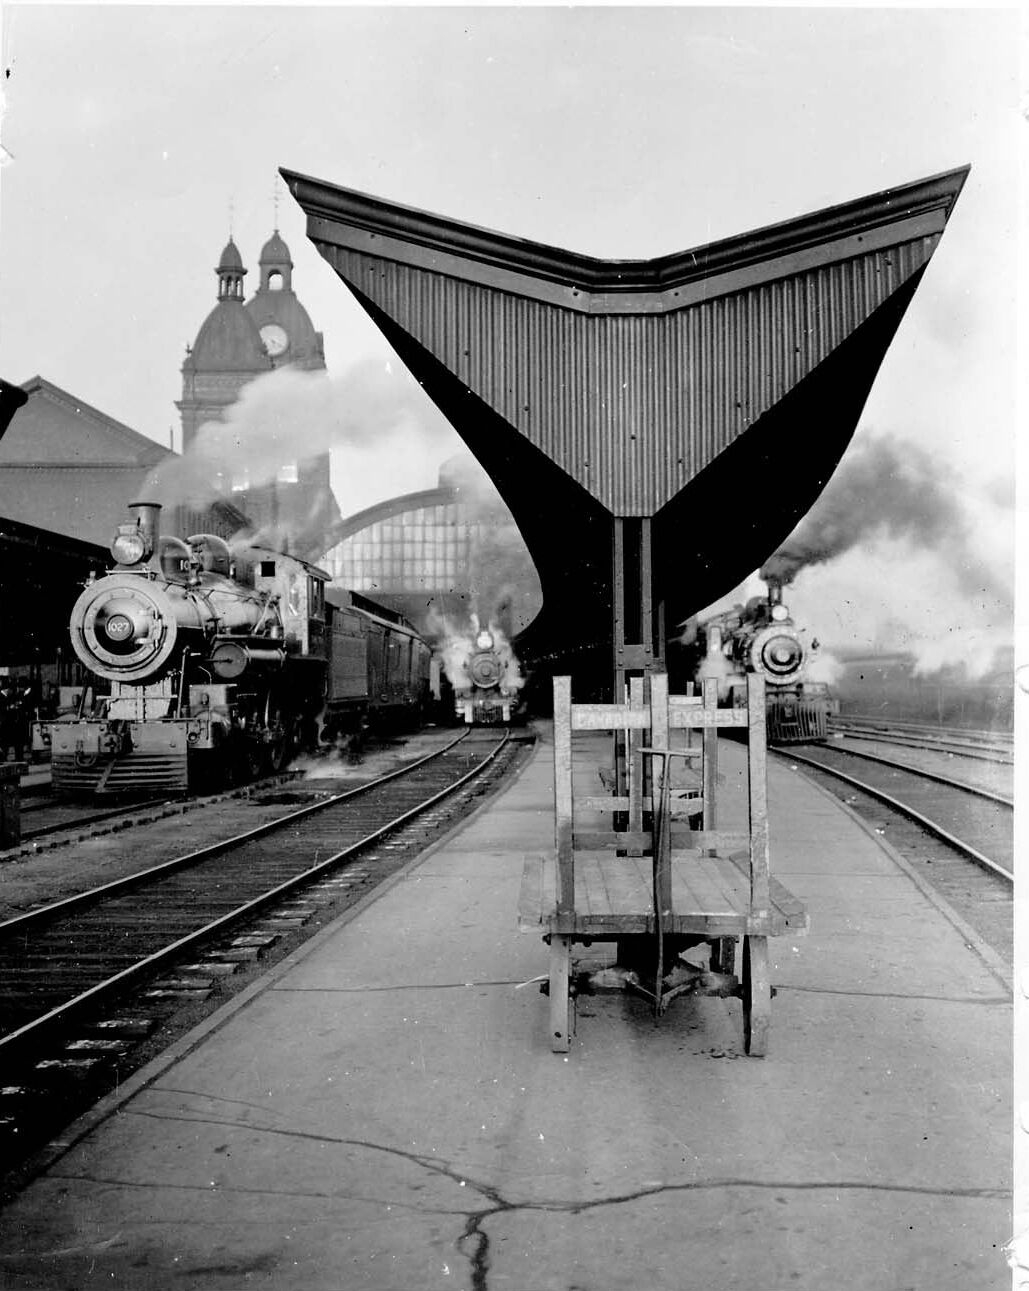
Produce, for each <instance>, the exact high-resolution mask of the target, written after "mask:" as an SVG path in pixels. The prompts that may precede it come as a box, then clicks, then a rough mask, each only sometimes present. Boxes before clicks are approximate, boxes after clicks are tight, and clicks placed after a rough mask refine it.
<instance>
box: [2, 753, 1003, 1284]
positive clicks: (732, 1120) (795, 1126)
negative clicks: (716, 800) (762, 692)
mask: <svg viewBox="0 0 1029 1291" xmlns="http://www.w3.org/2000/svg"><path fill="white" fill-rule="evenodd" d="M551 751H552V750H551V747H550V745H549V744H548V743H547V742H545V741H543V742H541V744H540V745H539V746H538V747H537V751H536V754H535V756H534V758H533V760H532V761H531V762H530V763H529V765H528V766H527V767H526V769H525V770H524V771H523V773H522V775H521V776H520V777H519V779H518V780H517V781H516V782H515V783H514V784H513V785H512V786H511V787H510V788H509V789H508V790H507V791H506V792H505V793H504V794H503V795H502V796H501V797H499V798H497V799H495V800H494V801H493V802H492V803H491V804H489V805H488V806H487V808H486V809H485V810H483V811H481V812H480V813H479V814H478V815H476V816H474V817H472V818H471V819H470V820H469V821H468V822H467V823H466V825H465V827H464V828H463V829H462V830H461V831H460V832H459V833H457V834H456V835H454V836H452V837H451V838H450V839H449V840H447V841H445V842H444V843H443V844H442V845H440V846H438V847H437V848H436V849H435V850H434V851H433V852H432V853H430V854H429V855H428V856H427V857H426V858H425V859H423V860H422V861H420V862H418V863H416V864H415V865H413V866H412V867H410V868H409V869H408V870H406V871H405V872H404V873H403V874H402V876H401V877H400V878H398V879H397V880H396V881H394V882H393V883H392V884H391V885H390V886H389V887H388V888H387V889H386V890H385V891H384V892H383V893H382V894H381V895H380V896H378V897H377V898H376V899H373V900H371V901H370V902H369V903H367V904H366V905H365V906H364V907H363V908H362V909H360V910H359V912H357V913H356V914H351V915H350V916H347V917H346V918H344V919H343V920H341V921H340V922H339V923H337V924H335V925H333V927H331V928H330V929H327V930H326V931H325V932H323V933H322V934H321V935H320V936H319V937H318V938H317V939H316V940H315V941H314V942H313V943H311V944H309V945H308V947H306V948H305V950H304V951H303V952H302V953H300V954H298V955H297V956H295V957H294V958H293V959H292V960H291V961H287V962H286V963H284V964H282V965H280V966H279V967H278V968H277V969H276V970H275V971H274V972H273V973H271V974H269V976H268V977H267V978H266V979H264V980H263V981H262V983H260V984H259V986H258V987H256V988H254V989H252V990H251V991H250V992H249V993H248V994H247V995H246V996H245V997H242V998H241V1000H240V1001H234V1002H233V1004H232V1005H231V1006H229V1007H228V1008H227V1009H226V1010H224V1011H223V1013H222V1014H221V1015H219V1017H218V1018H217V1019H216V1020H215V1023H214V1024H209V1025H208V1026H206V1027H205V1028H204V1029H203V1031H202V1032H200V1033H197V1034H195V1035H194V1036H192V1037H190V1039H189V1042H188V1043H185V1044H183V1045H181V1046H180V1047H179V1050H178V1052H177V1053H174V1054H172V1055H170V1056H169V1057H168V1058H167V1059H166V1060H164V1061H162V1062H161V1063H160V1064H156V1065H155V1066H153V1067H152V1068H151V1069H149V1070H148V1071H147V1072H145V1073H141V1075H140V1077H138V1078H136V1079H135V1080H134V1081H133V1082H132V1085H131V1086H130V1088H129V1090H127V1091H124V1096H123V1098H122V1100H121V1101H120V1102H119V1103H118V1105H117V1106H116V1107H115V1108H111V1109H108V1111H109V1114H108V1115H107V1116H106V1118H105V1119H103V1120H102V1121H101V1122H100V1123H99V1124H97V1125H96V1126H95V1127H94V1128H92V1129H91V1130H90V1131H89V1132H88V1133H86V1134H85V1135H84V1136H83V1137H82V1138H81V1139H80V1140H79V1141H78V1142H77V1143H76V1144H75V1146H74V1147H72V1148H71V1149H70V1150H68V1151H67V1152H66V1153H65V1154H64V1155H63V1156H61V1157H60V1158H59V1159H58V1160H57V1161H56V1162H55V1163H54V1164H53V1165H52V1166H51V1167H50V1169H49V1170H48V1171H47V1172H46V1174H45V1175H43V1176H41V1177H39V1178H38V1179H36V1180H35V1181H34V1182H33V1183H32V1184H31V1185H29V1186H28V1187H27V1188H26V1190H25V1191H24V1192H23V1193H22V1195H21V1196H20V1197H19V1198H18V1199H17V1200H16V1201H15V1202H14V1203H12V1204H11V1205H10V1206H9V1207H8V1208H7V1209H6V1210H5V1211H4V1212H3V1214H2V1215H0V1285H2V1286H4V1287H5V1288H12V1289H13V1288H47V1289H48V1291H49V1289H50V1288H69V1289H71V1288H74V1289H75V1291H80V1289H81V1288H84V1287H91V1286H98V1287H99V1286H103V1287H125V1288H133V1289H136V1288H142V1289H144V1291H165V1289H167V1291H171V1289H172V1288H175V1289H176V1291H181V1289H184V1288H204V1289H205V1291H206V1289H207V1288H219V1287H225V1288H231V1291H239V1289H240V1288H243V1287H269V1288H275V1291H294V1288H295V1289H296V1291H322V1289H323V1288H324V1289H325V1291H328V1289H330V1288H331V1289H332V1291H341V1289H342V1291H356V1289H358V1288H369V1289H374V1291H412V1289H415V1291H424V1289H426V1288H436V1287H439V1288H445V1289H446V1291H487V1289H488V1291H499V1289H500V1288H510V1289H511V1291H623V1289H624V1291H640V1289H641V1288H646V1289H654V1291H657V1289H661V1291H664V1289H666V1288H667V1291H683V1289H684V1288H687V1287H703V1288H705V1289H706V1291H729V1289H731V1288H737V1287H763V1288H785V1287H790V1288H798V1291H825V1289H826V1288H827V1287H832V1288H837V1287H838V1288H841V1289H846V1291H866V1289H867V1291H907V1289H909V1288H910V1291H928V1289H929V1288H932V1291H979V1289H982V1291H987V1289H992V1288H998V1287H1003V1286H1006V1285H1010V1272H1009V1271H1008V1270H1007V1268H1006V1265H1005V1261H1004V1255H1003V1252H1002V1249H1001V1248H1002V1246H1003V1244H1004V1243H1005V1242H1006V1241H1007V1240H1008V1238H1009V1237H1010V1225H1011V1218H1010V1211H1011V1205H1010V1156H1011V1124H1012V1121H1011V1108H1010V1072H1011V1054H1010V1042H1009V1036H1010V1031H1011V1001H1010V994H1009V989H1008V983H1007V980H1006V975H1005V973H1004V971H1003V969H1002V968H1001V966H1000V965H999V964H998V963H997V961H996V960H995V958H994V957H992V956H991V955H990V952H989V951H988V950H986V949H985V948H982V947H980V946H979V945H978V944H977V943H976V941H975V939H974V937H972V936H971V934H970V933H969V932H968V930H967V929H966V928H965V927H964V926H963V925H962V924H961V921H960V920H959V919H957V917H956V916H952V915H951V914H950V913H949V911H948V909H947V908H946V907H945V906H944V905H943V904H942V903H940V902H939V901H938V900H937V899H934V898H932V897H931V896H930V895H929V894H927V893H926V892H925V891H923V889H922V888H921V886H920V885H919V884H918V883H917V882H916V880H915V879H914V878H913V877H912V876H911V875H910V874H909V873H908V872H907V871H906V870H905V868H904V867H903V865H902V864H901V863H898V860H897V859H896V858H895V857H894V856H893V855H892V854H891V853H890V852H889V851H888V850H886V849H885V848H884V847H883V845H882V843H881V841H880V840H878V839H877V838H876V836H875V834H874V833H873V832H870V831H869V830H867V829H866V828H865V826H863V825H862V824H861V823H860V822H858V821H857V820H856V818H855V817H853V816H852V815H851V814H849V813H848V812H847V811H846V810H845V809H843V808H841V807H840V806H839V804H837V803H836V802H835V801H834V800H833V799H831V798H830V797H828V796H827V795H826V794H824V793H823V792H822V791H821V790H819V789H817V788H815V787H814V786H812V785H811V784H810V783H809V782H808V781H806V780H804V779H803V778H802V777H801V776H800V775H798V774H797V773H795V772H793V771H791V770H790V769H789V767H788V766H787V765H785V764H783V763H779V762H773V764H772V765H771V767H770V772H769V780H770V800H771V807H772V848H773V850H772V858H773V871H774V872H775V873H777V874H778V875H779V877H780V878H782V880H783V881H784V882H785V883H786V884H787V885H788V886H789V887H790V889H791V890H792V891H793V892H795V893H796V894H797V895H798V896H800V897H802V898H803V899H804V900H805V901H806V902H807V904H808V907H809V910H810V914H811V933H810V935H809V936H808V937H806V938H803V939H797V940H796V941H792V940H790V939H779V940H776V941H774V942H773V943H772V948H773V955H774V958H773V972H772V980H773V982H774V983H775V984H776V985H777V986H778V988H779V993H778V997H777V998H776V1000H775V1001H774V1002H773V1006H772V1029H771V1037H770V1045H769V1055H768V1057H766V1058H764V1059H752V1058H746V1057H745V1056H744V1055H743V1039H742V1028H741V1022H740V1006H739V1003H738V1002H737V1001H735V1000H720V999H698V1000H690V999H688V998H686V999H683V1000H681V1001H679V1002H677V1003H676V1004H675V1005H673V1006H672V1008H671V1010H670V1011H669V1013H668V1014H667V1015H666V1017H665V1018H664V1019H662V1020H661V1021H660V1022H659V1023H655V1021H654V1020H653V1018H652V1017H651V1015H650V1013H649V1011H648V1009H647V1006H646V1004H645V1003H644V1002H643V1001H642V1000H636V999H633V998H630V997H620V996H600V997H595V998H590V999H584V1000H582V1001H581V1002H580V1008H579V1021H578V1032H577V1035H576V1037H575V1039H574V1040H573V1043H572V1049H571V1053H570V1054H568V1055H567V1056H560V1055H555V1054H553V1053H551V1051H550V1048H549V1044H548V1037H547V1026H546V1022H547V1017H546V1013H547V1009H546V1001H545V1000H544V999H542V998H541V997H540V995H539V994H538V988H537V985H536V983H535V982H533V981H532V980H531V979H533V978H535V977H537V976H538V975H541V974H543V973H545V972H546V967H547V954H546V948H545V947H544V946H543V945H542V944H541V942H540V941H539V940H538V939H537V938H536V937H534V936H531V935H525V934H519V933H518V932H517V930H516V913H517V901H518V891H519V884H520V880H521V872H522V862H523V857H524V855H525V854H526V853H527V852H531V851H536V850H539V849H544V848H547V847H548V846H549V845H550V844H551V842H552V827H553V826H552V814H551V811H552V808H551V763H550V757H551ZM739 760H740V751H739V750H737V749H735V748H729V749H727V750H726V753H725V757H724V767H725V771H726V781H727V789H728V790H729V791H733V792H734V791H735V790H736V789H737V788H738V783H739V780H740V774H739V773H740V765H739Z"/></svg>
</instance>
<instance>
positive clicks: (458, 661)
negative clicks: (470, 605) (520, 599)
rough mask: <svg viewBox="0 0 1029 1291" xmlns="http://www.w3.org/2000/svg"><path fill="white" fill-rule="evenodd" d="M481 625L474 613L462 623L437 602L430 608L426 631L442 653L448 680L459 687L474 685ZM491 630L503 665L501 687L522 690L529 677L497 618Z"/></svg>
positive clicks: (457, 688)
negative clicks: (474, 657)
mask: <svg viewBox="0 0 1029 1291" xmlns="http://www.w3.org/2000/svg"><path fill="white" fill-rule="evenodd" d="M481 627H482V624H481V622H480V620H479V616H478V615H477V614H475V613H472V614H470V615H469V616H468V619H467V621H465V622H463V623H459V622H457V621H456V620H455V619H454V618H453V617H452V616H450V615H446V614H443V613H442V612H441V611H440V610H438V609H437V608H436V607H435V606H434V605H433V606H430V607H429V612H428V615H427V616H426V621H425V626H424V627H423V629H422V634H423V636H425V638H426V639H427V640H428V641H429V642H430V644H431V645H432V647H433V649H434V650H435V651H436V653H437V654H438V655H439V657H440V660H441V661H442V664H443V670H444V672H445V673H446V676H447V680H448V681H449V682H450V684H451V686H453V688H454V689H455V690H468V689H469V688H470V687H471V685H472V682H471V678H470V676H469V672H468V664H469V661H470V659H471V657H472V655H473V654H474V653H475V651H476V649H477V647H476V644H475V638H476V637H477V636H478V635H479V632H480V630H481ZM488 629H489V632H490V635H491V636H492V637H493V649H494V651H495V652H496V654H497V656H498V657H499V659H500V662H501V666H502V668H503V672H502V673H501V676H500V689H501V690H507V691H515V690H520V689H521V688H522V686H524V685H525V677H524V676H523V675H522V670H521V666H520V664H519V662H518V659H517V656H516V655H515V652H514V648H513V647H512V645H511V642H510V640H509V639H508V637H507V634H506V633H505V632H504V630H503V628H502V627H501V626H500V625H499V624H498V623H497V622H496V621H490V622H489V624H488Z"/></svg>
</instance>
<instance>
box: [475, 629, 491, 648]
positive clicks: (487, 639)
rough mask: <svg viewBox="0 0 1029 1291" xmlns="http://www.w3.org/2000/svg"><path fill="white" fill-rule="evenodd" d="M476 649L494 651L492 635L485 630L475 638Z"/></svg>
mask: <svg viewBox="0 0 1029 1291" xmlns="http://www.w3.org/2000/svg"><path fill="white" fill-rule="evenodd" d="M475 648H476V650H492V649H493V635H492V633H490V632H487V631H486V630H485V628H484V629H483V630H482V631H481V632H480V633H479V635H478V636H477V637H476V638H475Z"/></svg>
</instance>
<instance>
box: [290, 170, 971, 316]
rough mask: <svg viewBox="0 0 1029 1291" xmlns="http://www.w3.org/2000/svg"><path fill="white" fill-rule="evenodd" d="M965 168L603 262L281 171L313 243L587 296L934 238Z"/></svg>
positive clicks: (656, 288)
mask: <svg viewBox="0 0 1029 1291" xmlns="http://www.w3.org/2000/svg"><path fill="white" fill-rule="evenodd" d="M969 170H970V167H969V166H962V167H959V168H957V169H955V170H950V171H944V172H941V173H940V174H938V175H932V176H929V177H928V178H926V179H921V180H916V181H914V182H912V183H909V184H903V185H899V186H897V187H894V188H889V189H885V190H883V191H882V192H879V193H874V194H871V195H870V196H868V197H862V198H857V199H855V200H852V201H849V202H844V203H841V204H838V205H835V206H829V207H825V208H824V209H822V210H819V211H814V212H812V213H810V214H807V215H803V216H800V217H799V218H797V219H793V220H787V221H783V222H781V223H777V224H772V225H768V226H766V227H764V228H760V229H755V230H753V231H752V232H749V233H743V234H736V235H734V236H732V237H729V238H724V239H721V240H719V241H717V242H709V243H706V244H704V245H703V246H699V247H696V248H693V249H689V250H685V251H676V252H672V253H671V254H669V255H664V256H659V257H657V258H655V259H650V260H608V259H599V258H596V257H593V256H587V255H582V254H579V253H577V252H571V251H565V250H561V249H560V248H556V247H551V246H547V245H545V244H543V243H538V242H532V241H530V240H528V239H525V238H518V237H512V236H511V235H509V234H505V233H498V232H495V231H493V230H490V229H484V228H480V227H478V226H477V225H473V224H467V223H464V222H463V221H460V220H454V219H450V218H448V217H445V216H441V215H435V214H433V213H431V212H429V211H422V210H418V209H416V208H414V207H410V206H403V205H400V204H399V203H396V202H388V201H385V200H384V199H382V198H378V197H372V196H370V195H368V194H366V193H360V192H357V191H356V190H354V189H348V188H341V187H339V186H338V185H335V184H330V183H327V182H326V181H324V180H319V179H314V178H312V177H310V176H306V175H301V174H298V173H296V172H295V171H290V170H287V169H285V168H283V169H281V170H280V174H281V175H282V177H283V179H284V180H285V181H286V183H287V184H288V185H289V188H290V191H291V192H292V194H293V196H294V197H295V198H296V200H297V202H298V203H299V204H300V205H301V206H302V207H303V209H304V211H305V213H306V214H307V216H308V220H309V222H310V223H312V224H314V223H316V224H317V226H318V235H317V236H315V234H314V232H313V231H312V230H311V229H309V235H310V236H312V237H314V238H315V240H316V241H336V242H338V244H339V245H344V246H350V245H353V247H354V249H357V250H361V251H364V252H365V253H368V254H376V253H377V254H379V255H381V256H383V258H386V259H391V258H394V256H395V255H396V252H397V249H398V247H402V246H404V245H407V246H412V247H417V248H421V249H422V255H420V256H419V257H418V259H419V260H423V259H424V252H425V250H428V251H430V252H435V253H439V254H442V255H445V256H446V257H447V258H448V260H450V261H451V262H452V261H454V260H464V261H467V262H470V263H471V264H474V265H479V266H489V267H492V268H495V269H499V270H501V271H506V272H508V273H512V272H513V273H516V274H518V275H519V276H522V277H525V278H528V279H533V278H535V279H538V280H540V281H541V282H558V283H561V284H562V285H564V286H565V287H571V288H575V289H578V290H581V291H583V292H588V293H596V292H603V293H605V294H619V293H641V292H644V293H645V292H653V293H660V292H666V291H668V290H670V289H673V288H675V287H677V286H682V285H688V284H690V283H694V282H697V281H700V280H704V279H708V278H713V277H717V276H719V275H720V274H722V273H726V272H732V271H734V270H735V271H738V270H740V269H741V268H744V267H745V266H747V265H752V264H756V263H760V262H762V261H768V260H773V259H775V260H778V259H781V258H783V257H789V256H792V255H796V254H798V253H801V252H804V251H809V250H810V249H811V248H813V247H817V246H820V245H823V244H827V243H832V242H838V241H840V240H841V239H849V238H852V237H859V236H860V235H861V234H862V233H863V232H867V231H870V230H875V229H882V228H884V227H886V226H891V225H897V224H900V223H906V222H907V223H909V224H910V225H917V226H918V227H919V229H920V230H924V235H928V234H932V233H936V234H938V233H940V232H942V230H943V226H944V225H945V224H946V221H947V218H948V216H949V214H950V211H951V208H952V207H953V205H954V202H955V201H956V199H957V197H958V194H959V193H960V192H961V189H962V187H963V185H964V183H965V180H966V178H967V177H968V173H969ZM329 228H332V230H333V236H332V237H327V236H326V234H327V231H328V229H329ZM348 229H352V230H355V231H357V232H358V233H359V234H361V235H363V236H360V237H359V238H358V239H357V241H356V242H355V243H353V244H351V242H350V240H349V239H347V238H346V234H345V231H346V230H348ZM376 243H378V244H379V245H378V246H376V245H375V244H376ZM474 276H475V277H478V276H479V275H478V274H475V275H474Z"/></svg>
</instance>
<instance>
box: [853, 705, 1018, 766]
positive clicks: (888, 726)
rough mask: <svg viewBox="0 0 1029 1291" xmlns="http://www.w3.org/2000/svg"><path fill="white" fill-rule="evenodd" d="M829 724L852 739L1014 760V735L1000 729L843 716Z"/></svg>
mask: <svg viewBox="0 0 1029 1291" xmlns="http://www.w3.org/2000/svg"><path fill="white" fill-rule="evenodd" d="M829 727H830V730H831V731H832V732H833V733H835V734H840V735H846V736H847V737H848V738H850V739H855V740H876V741H879V742H882V743H888V744H898V745H906V746H908V747H911V748H919V749H933V750H936V751H938V752H941V753H959V754H961V756H962V757H969V758H978V759H981V760H982V761H985V762H1000V763H1011V762H1012V761H1013V760H1014V751H1013V749H1014V742H1013V737H1012V736H1011V735H1010V734H1008V733H1006V732H1003V731H976V730H964V729H962V728H960V727H956V726H950V727H946V726H929V725H926V724H922V723H918V722H892V721H887V720H885V719H879V718H871V717H843V716H839V717H833V718H830V720H829Z"/></svg>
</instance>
